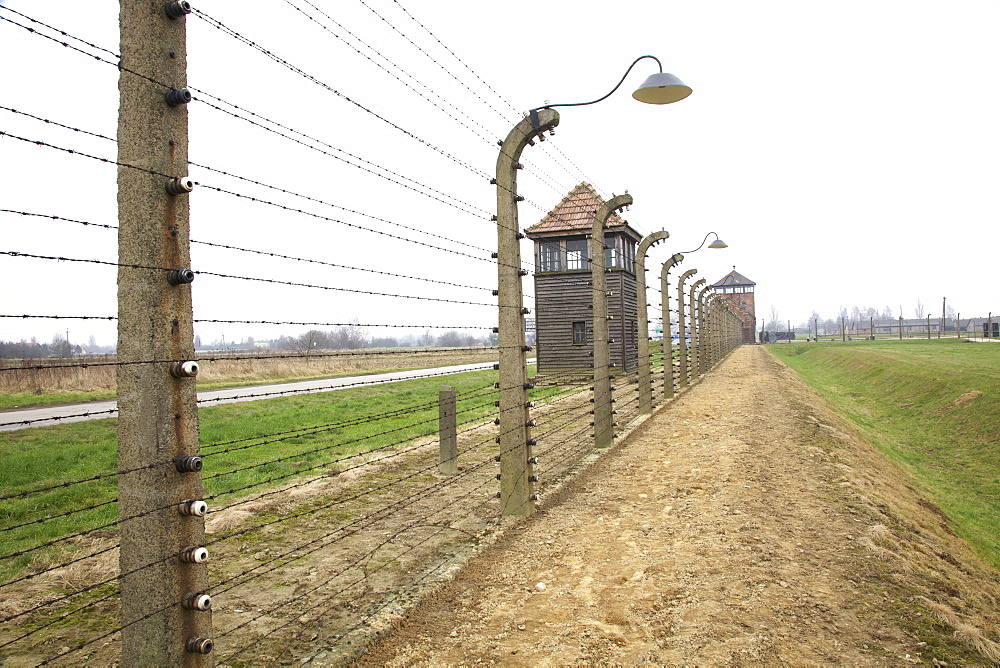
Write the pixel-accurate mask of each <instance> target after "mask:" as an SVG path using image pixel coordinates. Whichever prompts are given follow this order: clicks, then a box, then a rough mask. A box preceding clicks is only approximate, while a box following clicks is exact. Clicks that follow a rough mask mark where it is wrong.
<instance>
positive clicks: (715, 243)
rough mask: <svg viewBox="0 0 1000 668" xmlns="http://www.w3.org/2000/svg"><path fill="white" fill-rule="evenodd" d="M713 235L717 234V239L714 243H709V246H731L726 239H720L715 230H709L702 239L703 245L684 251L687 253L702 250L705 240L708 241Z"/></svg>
mask: <svg viewBox="0 0 1000 668" xmlns="http://www.w3.org/2000/svg"><path fill="white" fill-rule="evenodd" d="M712 235H714V236H715V241H713V242H712V243H710V244H708V247H709V248H729V244H727V243H726V242H725V241H723V240H722V239H720V238H719V235H718V234H715V232H709V233H708V234H706V235H705V238H704V239H702V240H701V245H699V246H698V247H697V248H695V249H694V250H691V251H684V252H685V253H694V252H695V251H700V250H701V247H702V246H704V245H705V242H706V241H708V238H709V237H710V236H712Z"/></svg>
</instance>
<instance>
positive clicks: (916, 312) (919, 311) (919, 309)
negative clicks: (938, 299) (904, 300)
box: [913, 299, 924, 318]
mask: <svg viewBox="0 0 1000 668" xmlns="http://www.w3.org/2000/svg"><path fill="white" fill-rule="evenodd" d="M913 315H914V316H915V317H917V318H923V317H924V304H923V302H921V301H920V300H919V299H918V300H917V307H916V308H915V309H913Z"/></svg>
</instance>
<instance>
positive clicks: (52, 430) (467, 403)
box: [0, 371, 496, 581]
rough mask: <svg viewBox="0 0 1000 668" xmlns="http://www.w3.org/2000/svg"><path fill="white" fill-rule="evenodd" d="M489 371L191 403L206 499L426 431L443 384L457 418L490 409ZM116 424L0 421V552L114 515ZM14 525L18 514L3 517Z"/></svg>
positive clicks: (31, 557)
mask: <svg viewBox="0 0 1000 668" xmlns="http://www.w3.org/2000/svg"><path fill="white" fill-rule="evenodd" d="M495 378H496V372H495V371H480V372H470V373H464V374H457V375H453V376H447V377H442V378H428V379H419V380H412V381H405V382H400V383H389V384H385V385H378V386H373V387H365V388H356V389H347V390H341V391H337V392H323V393H316V394H304V395H299V396H294V397H283V398H276V399H270V400H261V401H254V402H248V403H235V404H225V405H221V406H214V407H207V408H202V409H200V410H199V417H200V421H201V451H202V455H203V457H204V461H205V468H204V470H203V472H202V477H203V479H204V481H205V487H206V490H207V492H208V494H209V495H210V496H211V497H212V498H213V500H212V502H211V503H212V505H213V506H218V505H219V504H220V503H225V502H226V501H227V500H228V499H229V498H233V497H236V496H240V495H247V494H252V493H258V492H260V491H261V490H263V489H267V488H269V487H275V486H278V485H281V484H286V483H287V482H288V481H289V480H292V479H294V478H296V477H298V476H303V475H318V474H322V473H323V472H325V471H326V470H328V469H330V468H336V467H337V462H338V461H340V460H343V459H344V458H345V457H348V456H350V455H352V454H355V453H358V452H367V451H370V450H373V449H376V448H384V447H393V446H394V444H403V443H406V442H408V441H412V440H413V439H415V438H419V437H421V436H426V435H428V434H434V433H436V432H437V428H438V425H437V417H438V407H437V399H438V390H439V388H440V386H441V385H442V384H448V385H451V386H453V387H454V388H455V390H456V392H457V393H458V397H459V404H458V411H459V414H458V422H459V423H460V425H461V423H463V422H467V421H473V422H474V423H475V422H482V421H483V420H484V419H486V417H487V416H488V415H490V414H492V413H493V412H495V411H496V408H495V407H494V405H493V402H494V401H495V399H496V390H495V389H493V382H494V380H495ZM116 426H117V421H116V420H114V419H106V420H93V421H89V422H78V423H73V424H64V425H52V426H47V427H38V428H34V429H22V430H18V431H12V432H3V433H0V496H4V497H11V498H6V499H4V500H0V527H4V528H7V530H5V531H0V556H2V555H11V554H14V553H16V552H19V551H22V550H26V549H28V548H31V547H34V546H38V545H41V544H43V543H46V542H48V541H52V540H55V539H58V538H60V537H62V536H65V535H68V534H73V533H76V532H79V531H84V530H88V529H93V528H95V527H101V526H104V525H109V524H111V525H113V523H114V522H115V521H116V520H117V504H116V503H114V499H115V497H116V495H117V485H116V480H115V476H114V472H115V470H116V459H117V455H116V441H117V438H116ZM462 428H463V427H462V426H459V430H461V429H462ZM303 429H305V431H302V430H303ZM269 435H276V436H269ZM99 476H103V477H99ZM95 477H97V479H95V480H92V481H90V482H85V483H80V484H74V485H70V486H60V484H61V483H63V482H65V481H76V480H88V479H90V478H95ZM49 486H53V489H51V490H48V491H44V492H40V493H33V494H30V495H28V496H25V497H18V496H16V494H17V493H18V492H22V491H30V490H37V489H41V488H44V487H49ZM11 495H15V496H11ZM86 508H90V509H89V510H83V509H86ZM15 525H23V526H20V527H19V528H14V529H10V528H11V527H14V526H15ZM116 528H117V527H116V526H109V527H108V529H111V530H114V529H116ZM65 547H66V545H65V544H64V543H60V544H57V545H56V546H53V548H51V549H47V550H44V551H37V550H35V551H32V552H30V553H28V554H25V555H23V556H18V557H15V558H8V559H0V581H3V580H5V579H7V578H9V577H10V576H11V575H13V574H14V573H16V572H18V571H20V570H22V569H23V568H25V567H29V566H30V565H32V564H33V563H34V564H36V565H44V564H45V562H47V561H48V560H50V559H52V558H57V555H58V553H59V552H60V550H61V549H64V548H65Z"/></svg>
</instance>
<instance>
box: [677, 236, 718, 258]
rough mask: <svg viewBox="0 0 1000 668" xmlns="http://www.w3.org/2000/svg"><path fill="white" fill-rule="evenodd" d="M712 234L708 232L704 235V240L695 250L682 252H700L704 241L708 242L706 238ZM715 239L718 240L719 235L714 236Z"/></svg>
mask: <svg viewBox="0 0 1000 668" xmlns="http://www.w3.org/2000/svg"><path fill="white" fill-rule="evenodd" d="M713 234H715V232H709V233H708V234H706V235H705V238H704V239H702V240H701V245H700V246H698V247H697V248H695V249H694V250H692V251H684V252H685V253H694V252H695V251H700V250H701V247H702V246H704V245H705V242H706V241H708V238H709V237H710V236H712V235H713ZM715 238H716V239H718V238H719V235H718V234H715Z"/></svg>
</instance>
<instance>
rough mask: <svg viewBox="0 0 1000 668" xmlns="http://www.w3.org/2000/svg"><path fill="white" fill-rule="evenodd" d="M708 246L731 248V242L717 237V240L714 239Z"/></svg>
mask: <svg viewBox="0 0 1000 668" xmlns="http://www.w3.org/2000/svg"><path fill="white" fill-rule="evenodd" d="M708 247H709V248H729V244H727V243H726V242H725V241H723V240H722V239H720V238H718V237H716V238H715V241H713V242H712V243H710V244H708Z"/></svg>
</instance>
